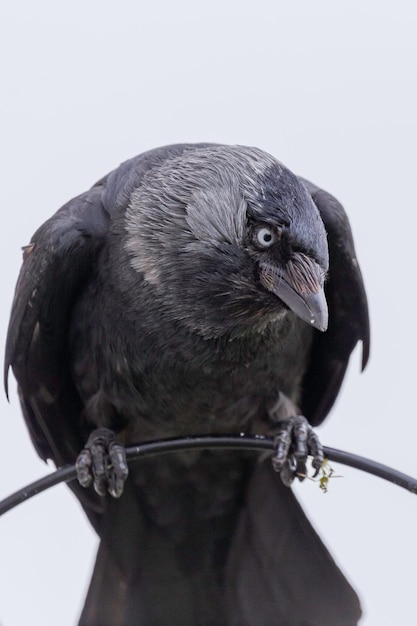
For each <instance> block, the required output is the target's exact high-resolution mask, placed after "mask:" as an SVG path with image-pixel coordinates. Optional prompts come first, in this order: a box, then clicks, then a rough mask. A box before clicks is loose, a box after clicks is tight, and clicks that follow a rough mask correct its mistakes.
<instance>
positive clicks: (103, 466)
mask: <svg viewBox="0 0 417 626" xmlns="http://www.w3.org/2000/svg"><path fill="white" fill-rule="evenodd" d="M75 467H76V471H77V478H78V482H79V483H80V485H81V486H82V487H89V486H90V485H91V483H93V484H94V489H95V491H96V492H97V493H98V494H99V495H100V496H105V495H106V493H107V492H108V493H110V495H112V496H113V497H114V498H119V497H120V496H121V495H122V493H123V487H124V483H125V481H126V478H127V476H128V473H129V470H128V466H127V461H126V454H125V449H124V447H123V446H122V445H120V444H119V443H117V441H116V435H115V434H114V432H113V431H112V430H109V429H108V428H98V429H97V430H94V431H93V432H92V433H91V435H90V436H89V438H88V441H87V443H86V445H85V448H84V449H83V450H82V451H81V452H80V454H79V455H78V458H77V461H76V463H75Z"/></svg>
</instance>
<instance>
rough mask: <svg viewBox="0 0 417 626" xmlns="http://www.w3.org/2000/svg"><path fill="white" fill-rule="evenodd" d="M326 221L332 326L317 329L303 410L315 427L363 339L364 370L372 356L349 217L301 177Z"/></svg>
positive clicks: (328, 285) (333, 399)
mask: <svg viewBox="0 0 417 626" xmlns="http://www.w3.org/2000/svg"><path fill="white" fill-rule="evenodd" d="M301 180H302V182H303V183H304V185H305V186H306V187H307V189H308V191H309V193H310V194H311V196H312V198H313V201H314V203H315V204H316V206H317V208H318V210H319V211H320V215H321V218H322V220H323V222H324V225H325V228H326V231H327V236H328V244H329V257H330V261H329V276H328V280H327V282H326V285H325V291H326V298H327V302H328V306H329V327H328V330H327V332H325V333H319V332H317V333H315V337H314V343H313V350H312V356H311V361H310V365H309V368H308V370H307V373H306V375H305V377H304V381H303V397H302V401H301V408H302V411H303V413H304V415H306V417H308V419H309V421H310V422H311V423H312V424H313V425H317V424H320V423H321V422H322V421H323V419H324V418H325V417H326V415H327V414H328V412H329V411H330V409H331V407H332V406H333V403H334V401H335V400H336V397H337V394H338V392H339V389H340V386H341V384H342V381H343V378H344V375H345V372H346V368H347V365H348V362H349V357H350V354H351V352H352V350H353V348H354V347H355V345H356V344H357V342H358V341H361V342H362V369H364V368H365V366H366V363H367V361H368V357H369V344H370V332H369V317H368V305H367V300H366V294H365V288H364V284H363V279H362V274H361V271H360V268H359V264H358V261H357V259H356V253H355V248H354V244H353V238H352V233H351V230H350V226H349V221H348V218H347V216H346V213H345V211H344V209H343V207H342V205H341V204H340V203H339V202H338V201H337V200H336V198H334V197H333V196H332V195H330V194H329V193H327V192H326V191H324V190H323V189H319V188H318V187H316V186H315V185H313V184H312V183H310V182H308V181H306V180H304V179H301Z"/></svg>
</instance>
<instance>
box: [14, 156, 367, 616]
mask: <svg viewBox="0 0 417 626" xmlns="http://www.w3.org/2000/svg"><path fill="white" fill-rule="evenodd" d="M324 292H325V293H326V297H325V296H324ZM327 327H328V328H327ZM326 329H327V330H326ZM358 341H362V345H363V367H364V366H365V365H366V362H367V359H368V353H369V323H368V312H367V303H366V296H365V292H364V287H363V282H362V277H361V273H360V270H359V266H358V263H357V260H356V256H355V251H354V247H353V241H352V236H351V232H350V228H349V223H348V220H347V217H346V215H345V212H344V210H343V208H342V206H341V205H340V204H339V203H338V201H337V200H336V199H335V198H334V197H332V196H331V195H329V194H328V193H326V192H325V191H323V190H321V189H319V188H318V187H316V186H315V185H313V184H311V183H309V182H308V181H306V180H303V179H301V178H298V177H297V176H295V175H294V174H292V173H291V172H290V171H289V170H288V169H287V168H286V167H284V166H283V165H282V164H281V163H280V162H279V161H277V160H276V159H275V158H273V157H272V156H270V155H269V154H267V153H265V152H263V151H261V150H259V149H256V148H249V147H244V146H223V145H215V144H195V145H192V144H183V145H174V146H169V147H164V148H158V149H155V150H151V151H149V152H146V153H144V154H142V155H140V156H138V157H136V158H133V159H131V160H129V161H127V162H125V163H123V164H122V165H121V166H120V167H119V168H118V169H116V170H115V171H113V172H111V173H110V174H109V175H108V176H106V177H104V178H103V179H101V180H100V181H99V182H98V183H97V184H96V185H94V186H93V187H92V188H91V189H90V190H89V191H87V192H86V193H83V194H81V195H80V196H78V197H77V198H74V199H73V200H71V201H70V202H69V203H68V204H66V205H65V206H64V207H62V208H61V209H60V210H59V211H58V212H57V213H56V214H55V215H53V216H52V217H51V218H50V219H49V220H48V221H47V222H46V223H45V224H43V225H42V226H41V227H40V228H39V229H38V230H37V232H36V233H35V235H34V236H33V238H32V240H31V242H30V244H29V245H28V246H25V248H24V262H23V267H22V270H21V273H20V276H19V280H18V283H17V288H16V294H15V298H14V302H13V308H12V313H11V320H10V325H9V331H8V339H7V348H6V363H5V371H6V378H7V372H8V369H9V367H10V366H12V368H13V372H14V374H15V377H16V379H17V381H18V389H19V396H20V401H21V404H22V408H23V413H24V416H25V419H26V423H27V425H28V428H29V431H30V434H31V437H32V440H33V443H34V445H35V447H36V449H37V451H38V453H39V454H40V456H41V457H42V458H44V459H53V461H54V462H55V464H56V465H63V464H66V463H74V462H75V461H76V460H77V469H78V478H79V482H77V483H76V484H75V483H74V484H73V485H72V489H73V491H74V492H75V494H76V495H77V497H78V498H79V500H80V502H81V504H82V506H83V507H84V509H85V511H86V513H87V515H88V517H89V519H90V521H91V523H92V524H93V526H94V528H95V529H96V531H97V533H98V534H99V536H100V539H101V543H100V547H99V551H98V556H97V561H96V565H95V569H94V573H93V577H92V581H91V584H90V589H89V591H88V595H87V599H86V602H85V606H84V609H83V612H82V616H81V618H80V624H82V625H99V624H106V625H110V626H111V625H125V626H132V625H135V624H144V625H165V624H166V625H168V624H169V625H172V624H178V625H181V626H191V625H197V624H198V625H201V626H204V625H215V626H217V625H227V624H229V625H236V626H237V625H245V626H255V625H256V626H271V625H272V624H275V625H282V626H284V625H285V626H301V625H304V626H307V625H308V626H352V625H353V624H356V623H357V621H358V619H359V617H360V607H359V602H358V599H357V596H356V594H355V592H354V591H353V590H352V588H351V587H350V585H349V583H348V582H347V581H346V579H345V578H344V576H343V575H342V573H341V572H340V570H339V569H338V567H337V566H336V564H335V563H334V561H333V560H332V558H331V556H330V555H329V553H328V552H327V550H326V548H325V547H324V545H323V544H322V542H321V540H320V539H319V538H318V536H317V534H316V533H315V531H314V530H313V529H312V527H311V526H310V524H309V522H308V520H307V519H306V517H305V515H304V513H303V512H302V510H301V508H300V506H299V504H298V502H297V501H296V500H295V498H294V496H293V494H292V491H291V489H289V488H288V487H287V486H285V485H284V484H283V482H284V483H285V484H286V485H288V484H290V482H291V480H292V479H293V477H294V475H296V474H298V475H299V476H300V475H303V474H304V473H305V471H306V459H307V456H308V455H309V454H311V455H312V457H313V466H314V467H315V468H318V467H319V466H320V464H321V462H322V458H323V456H322V448H321V445H320V443H319V441H318V439H317V436H316V435H315V432H314V431H313V430H312V427H313V426H316V425H318V424H320V423H321V422H322V420H323V419H324V418H325V416H326V415H327V413H328V412H329V410H330V408H331V407H332V405H333V403H334V400H335V398H336V396H337V394H338V391H339V388H340V386H341V383H342V380H343V377H344V374H345V371H346V367H347V364H348V360H349V356H350V353H351V351H352V350H353V348H354V346H355V345H356V343H357V342H358ZM204 433H207V434H209V433H218V434H221V433H259V434H263V435H272V436H276V442H277V443H276V452H275V455H274V457H273V463H271V459H270V458H262V459H259V458H257V457H255V456H254V454H253V453H246V454H243V453H242V452H237V451H218V450H217V451H207V450H206V451H202V450H200V451H197V452H193V453H191V452H181V453H177V454H174V455H170V456H165V457H158V458H152V459H148V460H146V461H145V460H143V461H141V462H140V463H137V464H135V465H132V466H131V468H130V474H129V477H128V478H126V475H127V466H126V462H125V457H124V448H123V445H127V444H131V443H135V442H140V441H145V440H152V439H158V438H162V437H170V436H180V435H192V434H204ZM273 466H274V467H273ZM274 469H275V470H278V471H274ZM280 475H281V478H282V480H281V478H280ZM90 483H93V485H94V487H95V489H94V488H93V487H89V485H90ZM122 491H123V494H122ZM106 492H109V493H110V494H111V495H107V497H103V496H104V495H105V494H106ZM121 494H122V495H121ZM120 495H121V497H119V496H120ZM111 496H115V497H111ZM73 540H74V541H76V538H73Z"/></svg>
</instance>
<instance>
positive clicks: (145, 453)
mask: <svg viewBox="0 0 417 626" xmlns="http://www.w3.org/2000/svg"><path fill="white" fill-rule="evenodd" d="M199 448H206V449H208V448H211V449H213V448H215V449H222V448H228V449H234V450H253V451H254V452H256V451H258V452H261V451H273V450H274V440H273V439H272V438H270V437H264V436H260V435H243V434H241V435H197V436H189V437H173V438H170V439H160V440H157V441H147V442H144V443H138V444H136V445H133V446H130V447H128V448H126V457H127V460H128V461H129V462H131V461H134V460H138V459H142V458H145V457H150V456H157V455H159V454H168V453H173V452H179V451H184V450H196V449H199ZM323 450H324V455H325V457H326V459H328V460H329V461H334V462H336V463H341V464H343V465H347V466H349V467H354V468H356V469H359V470H362V471H364V472H367V473H368V474H372V475H373V476H377V477H379V478H383V479H384V480H388V481H389V482H391V483H394V484H395V485H398V486H399V487H403V488H404V489H407V491H410V492H411V493H415V494H417V479H416V478H412V477H411V476H407V474H403V473H402V472H399V471H397V470H395V469H393V468H391V467H388V466H387V465H383V464H382V463H377V462H376V461H373V460H371V459H367V458H365V457H363V456H359V455H357V454H352V453H351V452H345V451H344V450H337V449H336V448H328V447H327V446H324V447H323ZM75 478H76V471H75V465H66V466H64V467H60V468H58V469H57V470H56V471H54V472H52V473H51V474H48V475H47V476H44V477H43V478H40V479H39V480H36V481H35V482H33V483H31V484H30V485H27V486H26V487H23V489H19V490H18V491H16V492H15V493H12V494H11V495H10V496H8V497H7V498H5V499H4V500H2V501H1V502H0V516H1V515H3V514H4V513H6V512H7V511H10V510H11V509H13V508H14V507H16V506H17V505H18V504H21V503H22V502H26V501H27V500H29V499H30V498H32V497H33V496H36V495H37V494H39V493H41V492H42V491H45V490H46V489H49V488H50V487H53V486H54V485H57V484H58V483H61V482H66V483H68V482H70V481H72V480H75Z"/></svg>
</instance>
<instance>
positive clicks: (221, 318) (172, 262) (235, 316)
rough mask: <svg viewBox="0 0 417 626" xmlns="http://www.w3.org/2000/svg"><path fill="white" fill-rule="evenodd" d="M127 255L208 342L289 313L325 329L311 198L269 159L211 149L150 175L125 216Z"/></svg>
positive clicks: (321, 255)
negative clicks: (212, 338)
mask: <svg viewBox="0 0 417 626" xmlns="http://www.w3.org/2000/svg"><path fill="white" fill-rule="evenodd" d="M125 220H126V221H125V230H126V231H127V239H126V243H125V248H126V250H127V252H128V255H129V262H130V265H131V267H133V268H134V270H135V271H136V272H139V274H140V275H141V276H142V278H143V280H144V282H145V283H146V284H147V285H148V286H149V289H150V290H151V291H152V293H153V295H154V297H155V298H156V299H157V300H158V301H159V302H160V304H161V307H163V308H164V310H165V311H168V312H169V314H170V315H171V316H172V318H175V319H177V320H178V319H180V320H182V321H183V322H185V323H186V324H187V325H188V326H189V328H190V329H192V330H194V331H197V332H200V334H202V335H203V336H205V337H214V336H219V335H224V334H227V333H232V334H236V333H238V334H239V333H241V332H242V333H243V332H246V331H247V330H248V329H252V330H253V329H254V328H255V329H257V330H259V329H261V328H262V327H265V324H268V323H269V322H270V321H272V320H275V321H278V320H280V319H285V318H286V316H287V315H288V311H292V312H293V313H294V314H295V315H296V316H298V317H299V318H301V319H302V320H304V321H305V322H306V323H307V324H310V325H312V326H314V327H315V328H317V329H319V330H321V331H324V330H326V328H327V317H328V314H327V304H326V299H325V296H324V290H323V287H324V280H325V276H326V273H327V270H328V248H327V238H326V232H325V229H324V225H323V222H322V220H321V218H320V215H319V212H318V210H317V208H316V206H315V204H314V203H313V201H312V199H311V196H310V195H309V193H308V191H307V190H306V188H305V187H304V185H303V184H302V183H301V182H300V181H299V179H298V178H297V177H296V176H295V175H294V174H292V173H291V172H290V171H289V170H288V169H287V168H285V167H284V166H283V165H282V164H281V163H279V162H278V161H277V160H275V159H274V158H273V157H271V156H270V155H269V154H267V153H265V152H262V151H261V150H258V149H255V148H246V147H242V146H215V145H213V146H208V147H204V148H197V147H196V148H193V149H190V150H187V151H186V152H185V153H183V154H182V155H181V156H180V157H176V158H173V159H170V160H167V161H165V162H164V163H163V164H162V165H160V166H159V167H155V168H154V169H152V170H150V171H149V172H148V174H146V176H145V177H144V180H143V183H142V185H141V187H140V188H139V189H137V190H136V191H135V192H134V193H133V194H132V197H131V202H130V205H129V207H128V208H127V211H126V217H125Z"/></svg>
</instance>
